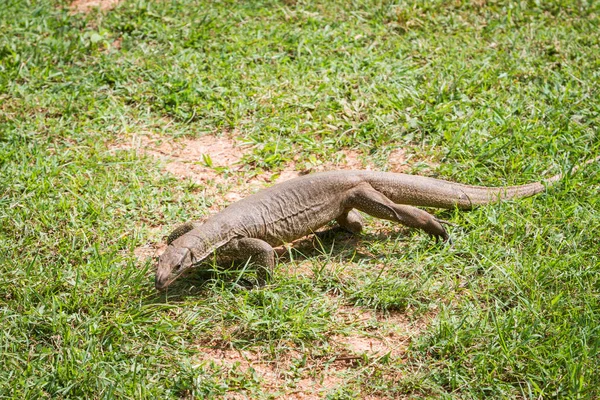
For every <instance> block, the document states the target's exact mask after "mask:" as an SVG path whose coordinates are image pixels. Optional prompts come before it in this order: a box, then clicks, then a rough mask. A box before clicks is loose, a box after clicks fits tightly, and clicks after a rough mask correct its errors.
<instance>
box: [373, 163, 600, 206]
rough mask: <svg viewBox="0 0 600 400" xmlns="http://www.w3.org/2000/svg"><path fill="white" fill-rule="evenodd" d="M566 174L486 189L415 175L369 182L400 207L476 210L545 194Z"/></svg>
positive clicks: (381, 175)
mask: <svg viewBox="0 0 600 400" xmlns="http://www.w3.org/2000/svg"><path fill="white" fill-rule="evenodd" d="M599 160H600V156H598V157H595V158H593V159H591V160H588V161H586V162H585V163H583V164H581V165H579V166H575V167H573V168H571V170H570V173H574V172H576V171H577V170H579V169H580V168H581V167H583V166H585V165H588V164H591V163H594V162H597V161H599ZM563 176H564V174H557V175H554V176H551V177H549V178H546V179H543V180H542V181H541V182H533V183H528V184H525V185H516V186H505V187H486V186H472V185H463V184H460V183H454V182H449V181H444V180H441V179H435V178H427V177H419V176H414V175H404V174H390V173H379V174H376V175H373V176H372V177H371V179H369V183H370V184H371V185H372V186H373V187H374V188H375V189H376V190H378V191H380V192H381V193H383V194H384V195H386V196H387V197H388V198H390V199H391V200H392V201H393V202H395V203H398V204H410V205H414V206H425V207H438V208H447V209H452V208H455V207H457V208H459V209H462V210H468V209H472V208H473V207H475V206H478V205H484V204H489V203H494V202H497V201H500V200H510V199H516V198H521V197H529V196H533V195H535V194H538V193H541V192H543V191H545V190H546V187H548V186H552V185H553V184H555V183H556V182H557V181H559V180H560V179H562V178H563Z"/></svg>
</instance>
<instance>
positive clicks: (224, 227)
mask: <svg viewBox="0 0 600 400" xmlns="http://www.w3.org/2000/svg"><path fill="white" fill-rule="evenodd" d="M560 177H561V175H556V176H553V177H551V178H549V179H546V180H545V181H544V184H549V183H552V182H555V181H557V180H558V179H560ZM544 184H543V183H538V182H536V183H531V184H527V185H520V186H509V187H481V186H469V185H462V184H459V183H452V182H448V181H444V180H440V179H434V178H427V177H422V176H416V175H406V174H395V173H386V172H371V171H331V172H323V173H317V174H311V175H306V176H303V177H299V178H295V179H292V180H290V181H287V182H284V183H281V184H278V185H274V186H272V187H270V188H268V189H264V190H261V191H259V192H257V193H256V194H254V195H252V196H249V197H247V198H245V199H242V200H240V201H238V202H236V203H233V204H232V205H230V206H229V207H227V208H225V209H224V210H223V211H221V212H219V213H217V214H215V215H213V216H212V217H210V218H209V219H208V220H206V222H204V223H203V224H186V225H184V226H182V227H180V228H178V229H177V230H176V231H175V232H174V233H173V234H172V235H171V237H170V240H169V241H168V242H169V246H168V248H167V250H166V251H165V252H164V254H163V255H162V256H160V258H159V262H158V269H157V272H156V288H157V289H164V288H166V287H167V286H169V285H170V284H171V283H172V282H173V281H174V280H175V279H177V278H178V277H179V276H181V275H182V274H183V273H184V272H185V271H187V270H189V269H190V268H192V267H193V266H194V265H196V264H198V263H199V262H200V261H202V260H203V259H205V258H206V257H207V256H209V255H210V254H212V253H213V252H215V250H217V249H218V252H217V253H218V254H226V255H228V256H231V257H233V258H238V259H245V260H248V259H250V260H251V261H252V262H253V263H254V264H255V265H258V266H259V268H263V271H262V272H261V273H260V274H259V279H260V280H261V281H264V279H266V278H267V277H268V276H269V274H270V271H272V269H273V267H274V264H275V261H274V252H273V248H272V246H279V245H281V244H283V243H288V242H291V241H293V240H296V239H298V238H301V237H303V236H305V235H308V234H310V233H312V232H314V231H316V230H317V229H318V228H320V227H322V226H324V225H325V224H327V223H329V222H330V221H332V220H336V221H337V222H338V223H339V224H340V225H341V226H342V227H345V228H347V229H348V230H350V231H352V232H355V233H356V232H360V230H361V228H362V218H361V216H360V214H359V213H358V212H357V211H356V210H359V211H362V212H365V213H367V214H369V215H372V216H374V217H377V218H383V219H388V220H391V221H396V222H398V223H401V224H403V225H406V226H409V227H413V228H419V229H422V230H424V231H425V232H427V233H428V234H430V235H432V236H434V237H435V238H436V239H437V238H440V239H442V240H444V241H447V240H449V236H448V233H447V232H446V230H445V229H444V227H443V225H442V224H443V223H444V221H441V220H439V219H437V218H435V217H434V216H433V215H431V214H429V213H427V212H425V211H423V210H420V209H418V208H415V207H413V206H424V207H439V208H446V209H453V208H459V209H463V210H466V209H471V208H473V207H474V206H476V205H482V204H488V203H492V202H495V201H498V200H503V199H512V198H519V197H527V196H532V195H534V194H536V193H540V192H542V191H544V190H545V186H544Z"/></svg>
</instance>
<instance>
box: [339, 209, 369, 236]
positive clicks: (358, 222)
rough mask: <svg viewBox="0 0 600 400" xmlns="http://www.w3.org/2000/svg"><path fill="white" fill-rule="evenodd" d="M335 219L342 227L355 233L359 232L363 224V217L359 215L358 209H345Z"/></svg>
mask: <svg viewBox="0 0 600 400" xmlns="http://www.w3.org/2000/svg"><path fill="white" fill-rule="evenodd" d="M335 220H336V222H337V223H338V224H339V225H340V226H341V227H342V228H344V229H346V230H347V231H349V232H351V233H353V234H355V235H356V234H359V233H360V232H361V231H362V229H363V225H364V219H363V217H362V215H360V213H359V212H358V211H356V210H353V209H350V210H348V211H345V212H344V213H343V214H342V215H340V216H339V217H337V218H336V219H335Z"/></svg>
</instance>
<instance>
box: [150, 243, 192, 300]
mask: <svg viewBox="0 0 600 400" xmlns="http://www.w3.org/2000/svg"><path fill="white" fill-rule="evenodd" d="M194 263H195V261H194V255H193V254H192V252H191V251H190V249H188V248H185V247H177V246H173V245H169V247H167V250H165V252H164V253H163V254H162V255H161V256H160V257H159V258H158V268H157V270H156V279H155V281H154V284H155V286H156V288H157V289H158V290H162V289H165V288H166V287H167V286H169V285H170V284H171V283H173V281H174V280H175V279H177V278H178V277H179V276H181V274H183V273H184V272H185V271H187V270H188V269H190V268H191V267H192V266H193V265H194Z"/></svg>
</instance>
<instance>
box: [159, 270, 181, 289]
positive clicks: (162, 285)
mask: <svg viewBox="0 0 600 400" xmlns="http://www.w3.org/2000/svg"><path fill="white" fill-rule="evenodd" d="M178 277H179V275H176V274H169V273H167V274H161V273H157V274H156V278H155V279H154V286H155V287H156V289H157V290H164V289H166V288H167V287H168V286H169V285H170V284H171V283H173V281H174V280H175V279H177V278H178Z"/></svg>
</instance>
